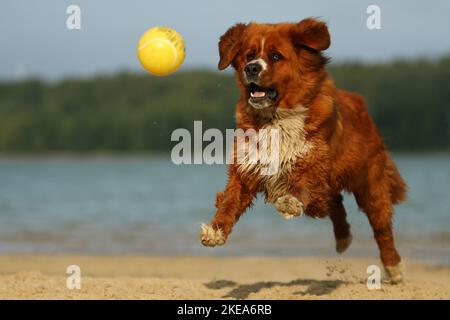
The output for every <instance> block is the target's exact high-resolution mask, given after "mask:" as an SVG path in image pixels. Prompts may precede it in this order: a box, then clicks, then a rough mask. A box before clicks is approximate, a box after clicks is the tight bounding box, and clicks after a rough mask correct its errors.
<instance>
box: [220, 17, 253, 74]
mask: <svg viewBox="0 0 450 320" xmlns="http://www.w3.org/2000/svg"><path fill="white" fill-rule="evenodd" d="M246 28H247V25H246V24H243V23H238V24H235V25H234V26H232V27H231V28H230V29H228V30H227V32H225V34H223V35H222V36H221V37H220V41H219V57H220V60H219V70H223V69H225V68H226V67H228V66H229V65H230V64H231V63H232V62H233V60H234V58H235V57H236V55H237V54H238V52H239V49H240V46H241V38H242V35H243V34H244V31H245V29H246Z"/></svg>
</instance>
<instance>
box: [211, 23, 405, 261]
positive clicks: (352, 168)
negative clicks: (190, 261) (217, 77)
mask: <svg viewBox="0 0 450 320" xmlns="http://www.w3.org/2000/svg"><path fill="white" fill-rule="evenodd" d="M262 37H264V39H265V47H264V51H261V50H260V48H259V46H260V42H261V38H262ZM329 44H330V40H329V34H328V29H327V27H326V25H325V24H324V23H323V22H320V21H317V20H314V19H305V20H303V21H301V22H300V23H298V24H291V23H283V24H276V25H266V24H254V23H252V24H249V25H244V24H238V25H236V26H234V27H232V28H230V29H229V30H228V31H227V33H225V34H224V35H223V36H222V37H221V40H220V43H219V50H220V57H221V59H220V62H219V68H220V69H224V68H226V67H227V66H228V65H230V64H232V65H233V67H234V68H235V69H236V75H237V79H238V86H239V88H240V91H241V98H240V100H239V102H238V104H237V107H236V120H237V126H238V127H239V128H242V129H249V128H254V129H258V128H260V127H261V125H263V124H264V123H265V122H266V121H268V120H267V119H269V118H270V115H271V114H272V113H273V112H274V111H275V109H276V108H294V107H295V106H297V105H299V104H301V105H303V106H305V107H306V108H307V118H306V120H305V131H306V138H307V140H308V141H309V142H310V143H312V144H313V146H314V147H313V149H312V150H311V152H308V153H307V154H306V156H305V157H303V158H301V159H298V160H297V162H296V163H295V166H294V170H293V171H292V173H291V175H290V177H289V185H290V191H291V194H292V195H294V196H296V197H297V198H298V199H299V200H300V201H301V202H303V204H304V206H305V208H306V212H305V213H306V214H307V215H308V216H313V217H325V216H330V218H331V220H332V222H333V226H334V233H335V236H336V238H337V239H345V238H347V237H348V236H349V235H350V226H349V224H348V223H347V221H346V213H345V209H344V207H343V205H342V196H341V192H342V191H348V192H352V193H353V194H354V195H355V198H356V201H357V203H358V206H359V207H360V208H361V209H362V210H363V211H364V212H365V213H366V214H367V216H368V219H369V222H370V224H371V226H372V228H373V231H374V236H375V239H376V241H377V243H378V246H379V249H380V255H381V260H382V262H383V264H384V265H385V266H392V265H396V264H397V263H399V261H400V256H399V254H398V253H397V251H396V249H395V247H394V241H393V235H392V213H393V204H396V203H398V202H400V201H402V200H404V198H405V195H406V185H405V183H404V182H403V180H402V178H401V176H400V174H399V172H398V170H397V168H396V166H395V164H394V162H393V161H392V159H391V158H390V156H389V153H388V151H387V149H386V147H385V145H384V142H383V139H382V138H381V136H380V134H379V132H378V129H377V127H376V125H375V123H374V122H373V120H372V119H371V117H370V115H369V113H368V112H367V108H366V104H365V102H364V99H363V98H362V97H361V96H359V95H357V94H355V93H349V92H346V91H342V90H339V89H337V88H336V87H335V85H334V83H333V81H332V79H331V78H330V76H329V75H328V73H327V71H326V69H325V64H326V58H324V57H323V56H322V54H321V53H320V51H321V50H325V49H326V48H328V46H329ZM274 48H276V50H277V51H278V52H280V53H281V54H282V55H283V57H284V59H283V61H279V62H276V63H277V65H276V66H273V67H271V68H269V70H268V72H266V73H265V74H264V77H263V82H264V83H266V84H267V85H268V86H269V85H274V84H275V85H276V86H277V88H278V90H279V96H280V99H279V100H278V101H277V104H276V107H269V108H267V110H266V109H264V110H256V109H254V108H252V107H251V106H249V105H248V103H247V98H248V93H247V89H246V87H245V85H244V84H243V79H242V70H243V68H244V66H245V64H246V62H247V61H246V53H247V52H248V51H249V50H255V51H256V52H257V53H258V55H261V57H262V58H263V59H265V60H268V53H269V51H270V50H272V49H274ZM228 176H229V177H228V183H227V186H226V189H225V191H224V192H220V193H218V194H217V200H216V207H217V213H216V215H215V217H214V219H213V220H212V223H211V225H212V226H213V228H215V229H217V228H221V229H222V230H223V232H224V235H225V237H227V236H228V235H229V234H230V232H231V230H232V227H233V225H234V224H235V223H236V221H237V220H238V219H239V217H240V216H241V215H242V213H243V212H244V211H245V210H246V209H247V208H248V207H249V206H251V204H252V200H253V199H254V197H255V195H256V194H257V193H258V192H259V191H261V189H260V186H259V181H258V179H257V178H255V177H251V176H245V175H243V174H239V173H238V171H237V166H236V165H234V164H232V165H230V166H229V172H228Z"/></svg>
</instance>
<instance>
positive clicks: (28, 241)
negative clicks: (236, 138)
mask: <svg viewBox="0 0 450 320" xmlns="http://www.w3.org/2000/svg"><path fill="white" fill-rule="evenodd" d="M395 159H396V161H397V163H398V166H399V168H400V171H401V173H402V175H403V176H404V177H405V180H406V181H407V182H408V184H409V188H410V192H409V200H408V201H407V202H405V203H403V204H401V205H400V206H397V207H396V214H395V236H396V242H397V247H398V248H399V250H400V252H401V253H402V254H403V255H404V256H406V257H410V258H416V259H426V260H434V261H440V262H446V263H447V262H450V155H442V154H440V155H396V156H395ZM225 169H226V168H225V167H224V166H219V165H213V166H208V165H181V166H176V165H174V164H172V163H171V161H170V159H169V158H165V157H86V158H83V157H56V158H55V157H49V158H43V157H39V158H2V159H0V253H52V254H59V253H82V254H155V255H156V254H157V255H246V256H257V255H283V256H284V255H295V256H299V255H300V256H302V255H303V256H304V255H308V256H311V255H313V256H324V255H335V252H334V239H333V232H332V226H331V223H330V221H329V220H328V219H317V220H316V219H311V218H305V217H302V218H298V219H293V220H284V219H283V218H281V216H280V215H279V214H278V213H277V212H276V211H275V209H274V208H273V207H272V206H269V205H265V204H264V203H263V201H262V200H261V199H258V201H257V202H256V205H255V206H254V207H253V209H250V210H249V211H248V212H247V213H246V214H245V215H244V216H243V217H242V218H241V220H240V221H239V222H238V224H237V225H236V227H235V229H234V232H233V233H232V234H231V236H230V238H229V241H228V243H227V244H226V245H225V246H223V247H218V248H214V249H211V248H205V247H203V246H202V245H201V244H200V242H199V239H198V232H199V227H200V224H201V222H209V221H210V219H211V218H212V216H213V214H214V199H215V192H216V191H218V190H221V189H222V188H223V186H224V184H225V181H226V177H225ZM346 208H347V211H348V215H349V221H350V223H351V225H352V231H353V236H354V242H353V244H352V246H351V247H350V249H349V250H348V252H347V253H346V254H348V255H352V256H374V257H377V256H378V251H377V248H376V245H375V241H374V240H373V238H372V232H371V229H370V227H369V224H368V221H367V218H366V217H365V215H364V214H363V213H361V212H359V211H358V209H357V207H356V205H355V204H354V200H353V197H352V196H350V195H349V196H346Z"/></svg>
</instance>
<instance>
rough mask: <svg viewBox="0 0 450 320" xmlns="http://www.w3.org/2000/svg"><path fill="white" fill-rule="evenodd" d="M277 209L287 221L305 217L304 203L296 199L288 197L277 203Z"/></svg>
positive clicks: (281, 198)
mask: <svg viewBox="0 0 450 320" xmlns="http://www.w3.org/2000/svg"><path fill="white" fill-rule="evenodd" d="M275 208H277V210H278V212H279V213H280V214H281V215H282V216H283V217H284V218H285V219H292V218H295V217H298V216H301V215H303V203H301V202H300V200H298V199H297V198H296V197H294V196H291V195H286V196H282V197H279V198H278V199H277V201H275Z"/></svg>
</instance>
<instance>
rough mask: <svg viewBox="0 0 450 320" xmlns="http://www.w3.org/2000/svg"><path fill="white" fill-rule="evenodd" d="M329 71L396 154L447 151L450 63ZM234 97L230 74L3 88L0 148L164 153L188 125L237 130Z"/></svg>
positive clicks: (125, 76) (121, 76) (132, 76)
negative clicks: (355, 96)
mask: <svg viewBox="0 0 450 320" xmlns="http://www.w3.org/2000/svg"><path fill="white" fill-rule="evenodd" d="M329 69H330V72H331V74H332V75H333V77H334V79H335V81H336V84H337V85H338V86H339V87H340V88H343V89H346V90H350V91H356V92H358V93H360V94H362V95H363V96H365V98H366V100H367V102H368V105H369V111H370V113H371V114H372V116H373V117H374V119H375V121H376V123H377V124H378V126H379V128H380V130H381V132H382V134H383V136H384V137H385V139H386V143H387V144H388V145H389V146H390V147H391V148H392V149H394V150H408V151H412V150H419V151H427V150H450V57H445V58H441V59H439V60H415V61H394V62H389V63H383V64H381V63H380V64H363V63H341V64H332V65H331V66H330V67H329ZM237 99H238V90H237V87H236V84H235V79H234V76H233V75H232V74H231V73H218V72H214V71H207V70H190V71H184V72H177V73H175V74H173V75H171V76H168V77H163V78H159V77H152V76H150V75H147V74H141V73H128V72H122V73H117V74H114V75H109V76H106V75H105V76H97V77H93V78H89V79H65V80H61V81H58V82H56V83H49V82H45V81H42V80H38V79H28V80H24V81H20V82H0V152H2V153H13V152H42V153H45V152H147V151H149V152H153V151H155V152H156V151H157V152H160V151H168V150H170V149H171V147H172V146H173V145H174V144H175V142H172V141H170V135H171V133H172V131H173V130H174V129H177V128H187V129H192V127H193V123H194V120H202V121H203V129H204V130H205V129H207V128H219V129H221V130H225V129H226V128H234V106H235V104H236V101H237Z"/></svg>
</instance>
